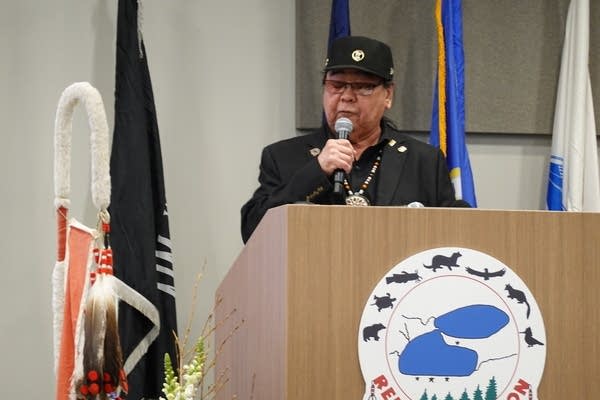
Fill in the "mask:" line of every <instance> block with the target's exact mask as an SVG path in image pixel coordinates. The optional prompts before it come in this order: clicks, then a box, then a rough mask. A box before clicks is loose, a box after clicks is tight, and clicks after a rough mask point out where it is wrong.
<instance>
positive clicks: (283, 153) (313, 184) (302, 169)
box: [241, 124, 455, 243]
mask: <svg viewBox="0 0 600 400" xmlns="http://www.w3.org/2000/svg"><path fill="white" fill-rule="evenodd" d="M382 127H383V130H382V134H381V141H384V142H385V143H384V150H383V154H382V159H381V166H380V168H379V171H378V173H377V178H376V179H377V193H376V196H375V199H374V204H373V205H376V206H401V205H407V204H409V203H411V202H413V201H418V202H420V203H422V204H423V205H424V206H426V207H452V206H454V205H455V197H454V188H453V186H452V183H451V182H450V176H449V174H448V169H447V167H446V162H445V160H444V156H443V154H442V153H441V151H439V150H438V149H436V148H434V147H432V146H430V145H429V144H427V143H424V142H421V141H419V140H417V139H414V138H412V137H410V136H408V135H406V134H403V133H401V132H399V131H397V130H396V129H394V128H392V127H390V126H389V125H387V124H384V125H382ZM328 138H329V132H328V130H326V129H324V128H321V129H319V130H317V131H315V132H313V133H310V134H307V135H304V136H297V137H294V138H291V139H286V140H282V141H279V142H276V143H273V144H271V145H269V146H267V147H265V148H264V149H263V152H262V156H261V162H260V174H259V177H258V181H259V183H260V186H259V188H258V189H256V191H255V192H254V195H253V196H252V198H251V199H250V200H249V201H248V202H247V203H246V204H244V206H243V207H242V210H241V213H242V240H243V241H244V243H246V241H248V239H249V238H250V235H251V234H252V232H254V229H255V228H256V226H257V225H258V223H259V222H260V220H261V219H262V217H263V216H264V215H265V213H266V212H267V210H268V209H270V208H273V207H277V206H280V205H283V204H291V203H296V202H310V203H316V204H338V203H339V201H337V199H336V198H335V197H334V196H333V191H332V189H333V184H332V181H331V178H330V177H328V176H326V175H325V173H324V172H323V171H322V170H321V168H320V166H319V163H318V161H317V158H316V156H317V155H318V152H317V151H316V150H315V149H319V150H320V149H322V148H323V147H324V146H325V142H326V141H327V139H328Z"/></svg>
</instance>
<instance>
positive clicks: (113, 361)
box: [75, 223, 127, 400]
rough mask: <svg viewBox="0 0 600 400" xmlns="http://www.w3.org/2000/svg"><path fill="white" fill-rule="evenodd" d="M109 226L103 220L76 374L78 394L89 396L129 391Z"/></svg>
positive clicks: (111, 395)
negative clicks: (80, 358)
mask: <svg viewBox="0 0 600 400" xmlns="http://www.w3.org/2000/svg"><path fill="white" fill-rule="evenodd" d="M109 230H110V228H109V226H108V224H106V223H105V224H103V231H104V237H105V240H104V245H103V246H104V248H103V249H102V250H99V251H98V250H96V251H95V254H97V257H96V260H97V268H96V270H95V271H94V272H93V273H92V276H91V287H90V289H89V293H88V296H87V299H86V305H85V322H84V341H83V343H84V344H83V360H82V368H80V369H79V376H76V377H75V382H76V389H77V392H78V397H79V398H81V399H86V400H97V399H100V400H105V399H120V398H121V395H122V394H123V393H126V392H127V381H126V376H125V372H124V370H123V355H122V352H121V344H120V340H119V327H118V296H117V295H116V293H115V290H114V282H115V281H116V279H115V278H114V277H113V275H112V250H111V248H110V247H109V246H108V239H107V238H108V231H109Z"/></svg>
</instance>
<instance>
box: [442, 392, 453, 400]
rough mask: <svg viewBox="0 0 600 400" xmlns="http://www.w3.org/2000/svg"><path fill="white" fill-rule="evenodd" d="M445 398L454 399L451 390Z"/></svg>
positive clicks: (445, 399)
mask: <svg viewBox="0 0 600 400" xmlns="http://www.w3.org/2000/svg"><path fill="white" fill-rule="evenodd" d="M444 400H454V397H452V395H451V394H450V392H448V394H447V395H446V397H444Z"/></svg>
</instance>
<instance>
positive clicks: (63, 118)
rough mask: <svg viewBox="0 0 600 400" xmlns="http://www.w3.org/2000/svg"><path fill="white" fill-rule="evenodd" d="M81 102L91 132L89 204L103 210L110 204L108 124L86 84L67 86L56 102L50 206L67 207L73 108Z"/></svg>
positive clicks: (96, 94)
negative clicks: (52, 197) (52, 184)
mask: <svg viewBox="0 0 600 400" xmlns="http://www.w3.org/2000/svg"><path fill="white" fill-rule="evenodd" d="M79 102H83V104H84V105H85V109H86V111H87V116H88V123H89V125H90V129H91V131H92V133H91V144H90V145H91V153H92V183H91V188H92V201H93V202H94V205H95V206H96V207H97V208H98V209H100V210H105V209H107V208H108V205H109V204H110V164H109V163H110V152H109V148H108V123H107V121H106V113H105V110H104V103H103V102H102V97H101V96H100V93H99V92H98V90H96V89H95V88H94V87H93V86H92V85H90V84H89V83H88V82H76V83H73V84H72V85H70V86H69V87H67V88H66V89H65V90H64V91H63V93H62V95H61V97H60V100H59V102H58V108H57V110H56V120H55V124H54V156H55V159H54V196H55V199H54V205H55V207H56V208H58V207H61V206H62V207H65V208H69V202H70V195H71V131H72V126H73V112H74V110H75V106H77V104H78V103H79Z"/></svg>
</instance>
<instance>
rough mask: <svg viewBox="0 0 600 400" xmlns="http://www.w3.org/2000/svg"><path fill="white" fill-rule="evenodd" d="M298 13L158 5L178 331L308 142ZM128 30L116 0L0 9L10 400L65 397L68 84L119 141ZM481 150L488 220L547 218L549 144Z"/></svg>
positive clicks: (81, 185)
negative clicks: (255, 207)
mask: <svg viewBox="0 0 600 400" xmlns="http://www.w3.org/2000/svg"><path fill="white" fill-rule="evenodd" d="M294 14H295V9H294V1H293V0H243V1H242V0H220V1H202V2H200V1H193V0H187V1H186V0H171V1H164V0H163V1H159V0H147V1H145V2H144V26H143V30H144V34H145V42H146V48H147V51H148V57H149V61H150V71H151V76H152V80H153V85H154V94H155V98H156V106H157V110H158V122H159V128H160V131H161V139H162V150H163V158H164V160H163V161H164V165H165V181H166V186H167V187H166V189H167V198H168V201H169V211H170V222H171V234H172V240H173V244H174V252H175V268H176V276H175V278H176V286H177V290H178V301H179V303H178V316H179V322H180V326H183V324H184V322H185V320H186V317H187V315H188V313H189V302H190V298H191V291H192V287H193V280H194V277H195V276H196V274H197V273H198V272H200V271H203V272H204V279H203V281H202V283H201V286H200V295H201V296H200V301H199V302H200V308H199V310H198V312H197V314H196V319H195V322H194V326H196V327H198V326H200V325H201V324H202V322H203V320H204V317H205V316H206V314H207V312H208V309H209V307H210V305H211V303H212V297H213V293H214V289H215V287H216V286H217V284H218V282H220V280H221V279H222V277H223V276H224V275H225V273H226V271H227V268H228V266H229V265H230V264H231V263H232V262H233V260H234V259H235V257H236V255H237V254H238V253H239V251H240V250H241V248H242V242H241V239H240V233H239V223H240V222H239V209H240V207H241V205H242V204H243V203H244V201H245V200H246V199H247V198H249V197H250V195H251V193H252V190H253V189H254V188H255V186H256V178H257V173H258V169H257V167H258V162H259V156H260V150H261V148H262V147H263V146H264V145H266V144H268V143H270V142H272V141H275V140H277V139H279V138H285V137H290V136H292V135H294V134H295V130H294V45H295V42H294V16H295V15H294ZM115 29H116V1H107V0H88V1H82V0H53V1H51V2H50V1H34V0H20V1H8V0H2V2H1V12H0V46H1V47H0V49H1V53H0V54H2V62H1V63H0V82H1V90H0V123H1V125H0V126H1V128H0V131H1V138H2V142H1V143H2V156H1V157H0V171H1V172H0V173H1V174H2V180H3V182H4V185H3V189H2V194H3V196H2V200H1V203H0V205H1V208H0V209H1V210H2V212H3V218H2V221H3V224H2V227H3V229H1V232H0V238H1V239H0V246H1V250H2V251H1V254H2V256H3V257H2V261H3V263H2V265H3V268H2V279H1V291H0V310H1V312H2V313H1V314H0V315H1V316H2V317H1V318H0V346H1V347H0V351H1V353H0V354H2V364H3V368H2V371H3V372H2V373H1V374H0V393H1V394H2V395H4V397H8V396H10V397H11V398H12V397H15V398H24V399H34V398H36V399H41V398H49V396H52V395H53V393H54V388H53V387H54V385H53V367H52V333H51V332H52V330H51V326H52V324H51V306H50V299H51V282H50V277H51V271H52V267H53V265H54V258H55V236H56V234H55V225H54V224H55V220H54V210H53V176H52V165H53V125H54V114H55V111H56V104H57V101H58V98H59V96H60V93H61V91H62V90H63V89H64V88H65V87H66V86H68V85H69V84H70V83H72V82H75V81H89V82H90V83H92V85H94V86H95V87H97V88H98V90H99V91H100V92H101V94H102V95H103V98H104V102H105V106H106V109H107V110H106V111H107V115H108V120H109V125H110V126H111V130H112V124H113V105H114V98H113V91H114V53H115V48H114V41H115V35H116V32H115ZM424 106H427V105H424ZM73 136H74V138H73V142H74V143H73V161H72V170H73V176H72V188H73V196H72V201H73V213H74V215H75V216H77V217H79V218H80V219H83V220H84V222H86V223H87V224H88V225H89V224H94V222H95V221H94V210H93V207H92V205H91V201H90V196H89V188H88V186H89V183H88V182H89V172H88V170H89V167H88V164H89V154H88V143H89V141H88V137H89V129H88V128H87V123H86V118H85V116H84V112H83V110H82V109H79V110H78V111H77V112H76V118H75V124H74V129H73ZM468 140H469V149H470V153H471V161H472V168H473V171H474V175H475V180H476V188H477V195H478V199H479V205H480V207H481V208H504V209H541V208H543V197H544V193H545V186H544V182H545V175H546V161H547V156H548V153H549V145H550V138H549V137H548V136H539V137H532V136H518V135H514V136H511V135H497V136H492V135H487V136H481V135H480V136H469V139H468ZM203 266H205V267H204V268H203Z"/></svg>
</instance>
